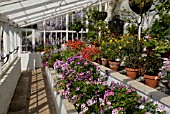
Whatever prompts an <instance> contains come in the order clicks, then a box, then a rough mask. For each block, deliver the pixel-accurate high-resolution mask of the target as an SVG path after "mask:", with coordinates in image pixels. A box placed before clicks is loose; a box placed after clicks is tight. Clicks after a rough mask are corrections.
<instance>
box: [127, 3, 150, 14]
mask: <svg viewBox="0 0 170 114" xmlns="http://www.w3.org/2000/svg"><path fill="white" fill-rule="evenodd" d="M152 4H153V0H129V6H130V8H131V10H132V11H133V12H135V13H136V14H143V13H145V12H147V11H148V10H149V9H150V8H151V6H152Z"/></svg>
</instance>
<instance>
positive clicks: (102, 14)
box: [94, 12, 107, 21]
mask: <svg viewBox="0 0 170 114" xmlns="http://www.w3.org/2000/svg"><path fill="white" fill-rule="evenodd" d="M106 17H107V12H96V13H95V14H94V18H95V19H96V20H97V21H99V20H102V21H104V20H105V19H106Z"/></svg>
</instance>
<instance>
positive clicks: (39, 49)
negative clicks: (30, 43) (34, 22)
mask: <svg viewBox="0 0 170 114" xmlns="http://www.w3.org/2000/svg"><path fill="white" fill-rule="evenodd" d="M35 50H36V51H40V52H41V51H43V50H44V47H43V46H42V45H37V46H36V47H35Z"/></svg>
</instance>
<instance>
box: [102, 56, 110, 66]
mask: <svg viewBox="0 0 170 114" xmlns="http://www.w3.org/2000/svg"><path fill="white" fill-rule="evenodd" d="M101 60H102V65H103V66H107V64H108V60H107V59H105V58H101Z"/></svg>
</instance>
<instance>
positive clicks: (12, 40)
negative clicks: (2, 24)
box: [9, 26, 15, 61]
mask: <svg viewBox="0 0 170 114" xmlns="http://www.w3.org/2000/svg"><path fill="white" fill-rule="evenodd" d="M9 39H10V41H9V45H10V52H13V51H14V49H15V48H14V27H13V26H10V27H9ZM13 59H14V52H13V53H12V54H11V55H10V60H11V61H12V60H13Z"/></svg>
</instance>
